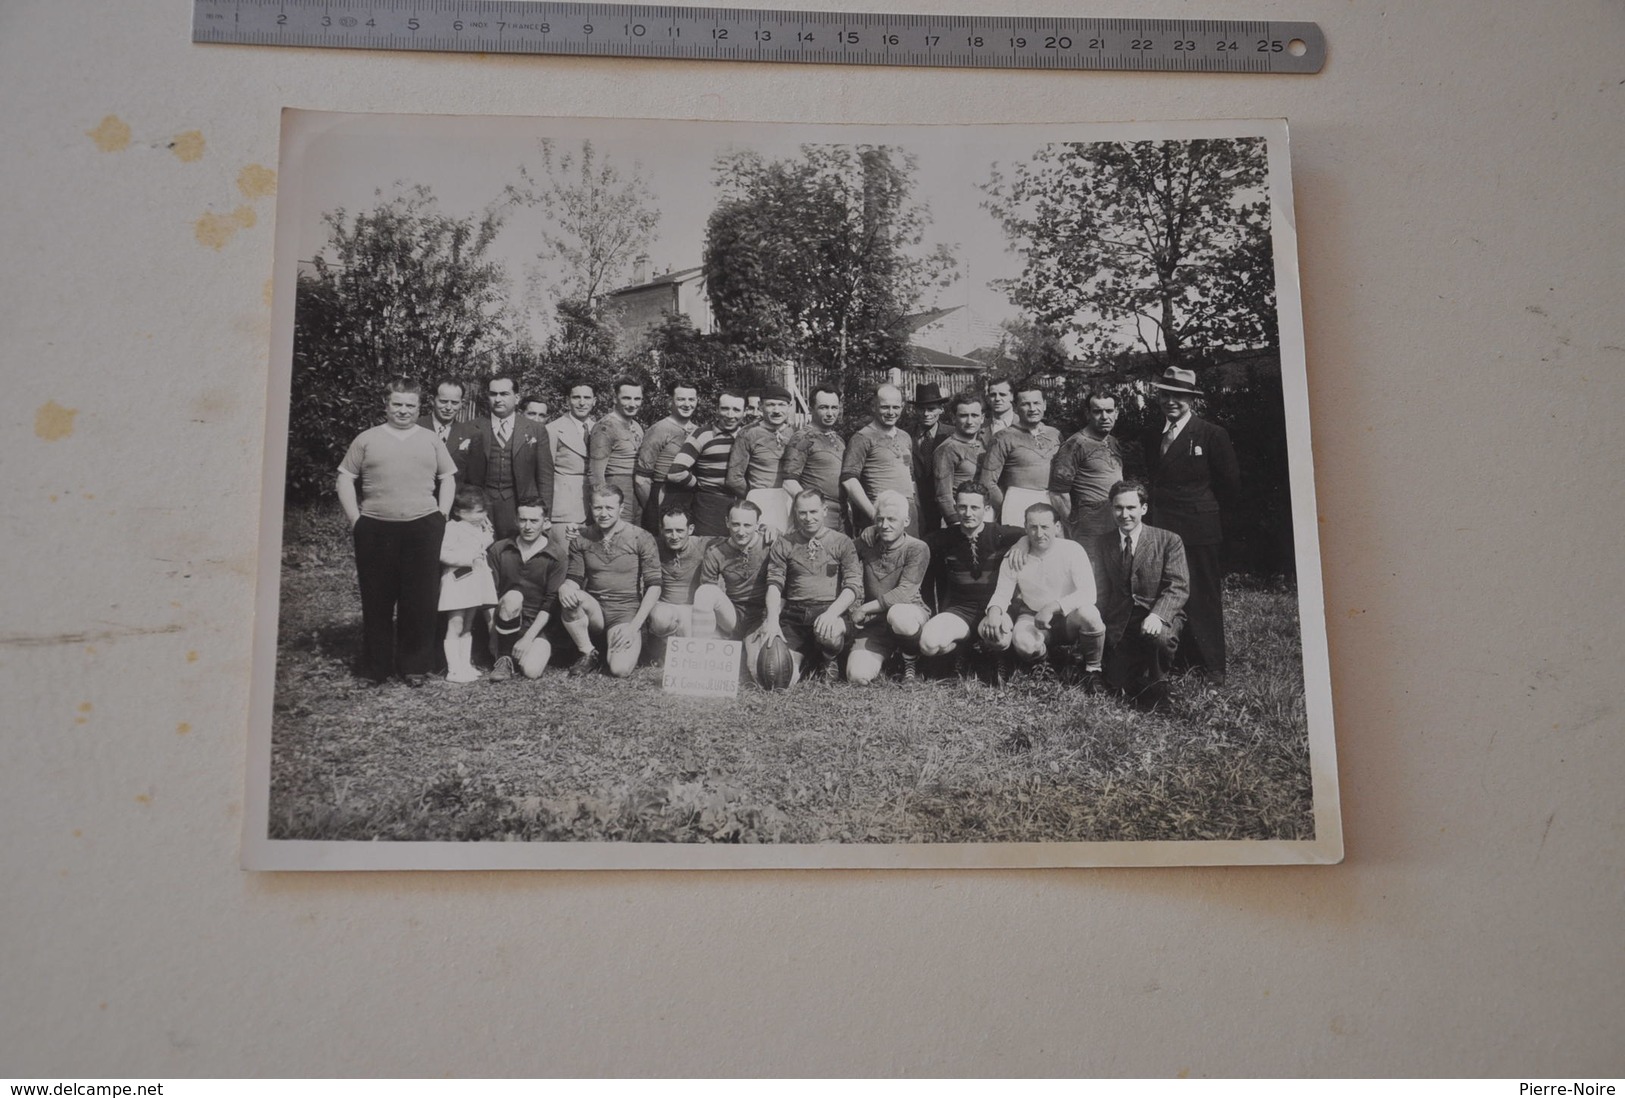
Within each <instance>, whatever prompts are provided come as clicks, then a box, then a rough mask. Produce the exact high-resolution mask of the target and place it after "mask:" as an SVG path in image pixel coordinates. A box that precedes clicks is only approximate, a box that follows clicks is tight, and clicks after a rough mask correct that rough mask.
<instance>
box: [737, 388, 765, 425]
mask: <svg viewBox="0 0 1625 1098" xmlns="http://www.w3.org/2000/svg"><path fill="white" fill-rule="evenodd" d="M760 422H762V391H761V390H760V389H752V390H751V391H750V392H748V393H746V394H745V417H744V419H743V420H741V421H740V424H739V429H740V430H741V431H743V430H744V429H745V428H746V427H754V426H756V425H757V424H758V423H760Z"/></svg>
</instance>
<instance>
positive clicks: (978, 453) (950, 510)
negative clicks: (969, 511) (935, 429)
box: [931, 435, 987, 526]
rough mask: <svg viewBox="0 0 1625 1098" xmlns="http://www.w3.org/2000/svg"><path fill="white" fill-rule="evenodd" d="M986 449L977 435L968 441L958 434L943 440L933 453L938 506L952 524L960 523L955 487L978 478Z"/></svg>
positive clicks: (932, 460)
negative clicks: (955, 502) (977, 472)
mask: <svg viewBox="0 0 1625 1098" xmlns="http://www.w3.org/2000/svg"><path fill="white" fill-rule="evenodd" d="M986 452H987V450H986V448H985V447H984V446H983V445H982V440H981V439H979V438H973V439H971V440H970V441H969V442H966V441H965V440H964V439H962V438H960V437H959V436H958V435H955V436H954V437H953V438H949V439H944V440H943V441H941V442H939V443H938V444H937V448H936V450H935V452H933V453H932V455H931V464H932V466H933V468H932V472H933V474H934V475H935V478H936V486H937V506H939V507H940V508H942V517H943V518H944V519H946V520H947V521H948V524H949V525H950V526H957V525H959V516H958V515H957V514H956V513H955V511H954V489H955V488H957V487H958V486H959V485H960V483H961V482H963V481H967V480H975V479H976V470H977V469H979V468H981V465H982V455H983V454H984V453H986Z"/></svg>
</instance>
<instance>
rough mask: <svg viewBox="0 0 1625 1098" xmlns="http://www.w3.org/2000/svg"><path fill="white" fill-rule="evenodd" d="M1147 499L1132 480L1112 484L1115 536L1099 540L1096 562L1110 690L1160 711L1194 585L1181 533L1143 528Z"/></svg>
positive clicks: (1094, 557) (1108, 535) (1105, 676)
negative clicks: (1191, 580) (1191, 582)
mask: <svg viewBox="0 0 1625 1098" xmlns="http://www.w3.org/2000/svg"><path fill="white" fill-rule="evenodd" d="M1148 495H1149V494H1148V493H1147V492H1146V489H1145V486H1144V485H1142V484H1139V483H1137V482H1135V481H1132V480H1120V481H1118V482H1117V483H1116V484H1114V485H1112V487H1111V493H1110V496H1109V501H1110V504H1111V509H1112V517H1113V518H1114V519H1116V521H1117V530H1116V532H1114V533H1105V534H1102V535H1100V537H1099V538H1097V539H1096V540H1095V544H1094V553H1093V559H1094V562H1095V590H1096V592H1097V593H1096V599H1097V601H1098V602H1099V605H1100V616H1101V618H1102V619H1104V621H1105V625H1106V658H1105V668H1104V671H1105V674H1104V676H1103V678H1104V681H1105V684H1106V685H1107V686H1110V687H1111V688H1112V689H1113V690H1118V691H1122V692H1124V693H1126V694H1128V695H1129V697H1130V698H1131V699H1132V700H1133V701H1134V703H1135V704H1136V705H1138V706H1140V707H1142V708H1145V709H1155V708H1156V707H1157V706H1159V705H1161V704H1162V703H1164V702H1166V701H1167V700H1168V668H1169V667H1170V666H1171V665H1172V664H1173V660H1174V652H1175V650H1176V649H1177V648H1178V647H1179V631H1180V629H1181V628H1182V627H1183V626H1184V624H1185V600H1186V599H1187V598H1189V597H1190V590H1191V586H1190V571H1189V568H1188V567H1187V566H1186V563H1185V543H1184V542H1183V541H1181V540H1180V538H1179V535H1178V534H1176V533H1173V532H1172V531H1170V530H1159V529H1157V528H1156V527H1155V526H1147V525H1145V522H1144V519H1145V507H1146V504H1147V502H1149V499H1148ZM1085 685H1086V686H1090V685H1091V684H1089V683H1086V684H1085ZM1095 688H1096V689H1098V686H1096V687H1095ZM1091 692H1093V690H1092V691H1091Z"/></svg>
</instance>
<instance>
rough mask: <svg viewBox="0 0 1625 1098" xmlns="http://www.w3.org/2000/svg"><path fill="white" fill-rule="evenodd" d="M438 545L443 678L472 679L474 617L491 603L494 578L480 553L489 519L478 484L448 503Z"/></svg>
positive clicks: (494, 599) (494, 601) (474, 678)
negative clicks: (443, 618)
mask: <svg viewBox="0 0 1625 1098" xmlns="http://www.w3.org/2000/svg"><path fill="white" fill-rule="evenodd" d="M451 515H452V518H451V521H450V522H448V523H446V535H445V539H444V540H443V541H441V543H440V563H441V564H442V565H443V566H444V568H443V570H442V571H441V573H440V609H442V610H446V611H449V614H448V615H447V618H446V640H445V648H446V681H447V682H475V681H477V680H478V679H479V677H480V673H479V672H478V671H476V670H474V658H473V657H474V615H475V614H476V613H478V612H479V611H480V610H481V609H483V608H485V607H487V606H495V605H496V604H497V585H496V580H495V579H494V578H493V577H492V575H491V563H490V561H489V560H487V559H486V556H485V551H486V550H487V549H488V548H490V546H491V520H490V519H489V518H488V517H487V516H486V514H485V497H484V496H483V495H482V494H481V492H480V490H479V489H478V488H464V489H462V490H460V491H459V492H458V493H457V499H456V501H455V502H454V503H453V504H452V508H451Z"/></svg>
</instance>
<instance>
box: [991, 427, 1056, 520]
mask: <svg viewBox="0 0 1625 1098" xmlns="http://www.w3.org/2000/svg"><path fill="white" fill-rule="evenodd" d="M1060 448H1061V432H1059V431H1057V430H1056V429H1055V428H1053V427H1051V426H1050V425H1049V424H1047V423H1040V424H1039V425H1038V426H1037V427H1034V428H1033V429H1032V430H1030V431H1029V430H1028V429H1027V428H1025V427H1011V428H1008V429H1006V430H1003V431H1000V432H999V433H998V434H997V435H995V436H994V438H993V441H992V442H991V443H990V444H989V445H988V448H987V454H986V455H985V456H984V457H983V458H982V479H983V480H985V481H987V483H988V486H989V487H990V488H994V489H996V490H997V491H998V495H999V499H1000V500H1002V499H1003V490H1004V489H1007V488H1026V489H1029V490H1030V491H1035V492H1043V491H1047V490H1048V488H1049V477H1050V463H1051V462H1053V461H1054V460H1055V452H1056V451H1057V450H1059V449H1060ZM995 502H998V501H997V500H996V501H995Z"/></svg>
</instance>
